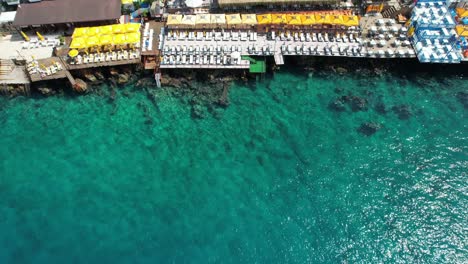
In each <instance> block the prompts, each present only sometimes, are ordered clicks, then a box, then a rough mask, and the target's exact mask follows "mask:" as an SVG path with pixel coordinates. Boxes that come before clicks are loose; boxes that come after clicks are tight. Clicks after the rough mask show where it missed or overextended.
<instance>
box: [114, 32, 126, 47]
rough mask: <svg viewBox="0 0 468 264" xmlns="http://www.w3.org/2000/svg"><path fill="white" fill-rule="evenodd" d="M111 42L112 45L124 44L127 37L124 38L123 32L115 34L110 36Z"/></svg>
mask: <svg viewBox="0 0 468 264" xmlns="http://www.w3.org/2000/svg"><path fill="white" fill-rule="evenodd" d="M112 43H113V44H114V45H124V44H127V39H126V38H125V34H116V35H114V36H113V37H112Z"/></svg>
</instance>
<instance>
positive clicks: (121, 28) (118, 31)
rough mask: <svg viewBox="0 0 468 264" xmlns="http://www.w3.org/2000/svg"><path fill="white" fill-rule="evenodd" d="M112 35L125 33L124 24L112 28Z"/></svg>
mask: <svg viewBox="0 0 468 264" xmlns="http://www.w3.org/2000/svg"><path fill="white" fill-rule="evenodd" d="M112 33H114V34H121V33H125V25H124V24H115V25H113V26H112Z"/></svg>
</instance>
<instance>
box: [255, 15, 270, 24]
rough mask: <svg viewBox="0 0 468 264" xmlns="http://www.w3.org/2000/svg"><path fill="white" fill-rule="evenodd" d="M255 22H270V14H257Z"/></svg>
mask: <svg viewBox="0 0 468 264" xmlns="http://www.w3.org/2000/svg"><path fill="white" fill-rule="evenodd" d="M257 22H258V24H260V25H267V24H271V14H262V15H257Z"/></svg>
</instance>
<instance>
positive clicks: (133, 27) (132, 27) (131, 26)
mask: <svg viewBox="0 0 468 264" xmlns="http://www.w3.org/2000/svg"><path fill="white" fill-rule="evenodd" d="M124 25H125V32H127V33H130V32H138V31H139V30H140V26H141V24H140V23H128V24H124Z"/></svg>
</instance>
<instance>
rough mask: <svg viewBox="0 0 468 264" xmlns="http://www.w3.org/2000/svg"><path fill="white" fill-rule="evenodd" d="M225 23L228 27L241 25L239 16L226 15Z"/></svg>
mask: <svg viewBox="0 0 468 264" xmlns="http://www.w3.org/2000/svg"><path fill="white" fill-rule="evenodd" d="M226 23H227V24H228V25H240V24H242V19H241V16H240V15H239V14H229V15H226Z"/></svg>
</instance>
